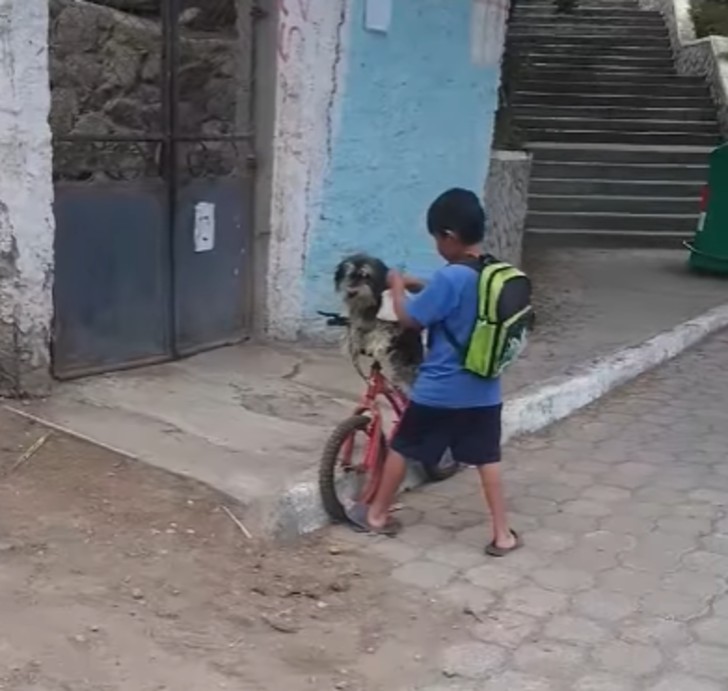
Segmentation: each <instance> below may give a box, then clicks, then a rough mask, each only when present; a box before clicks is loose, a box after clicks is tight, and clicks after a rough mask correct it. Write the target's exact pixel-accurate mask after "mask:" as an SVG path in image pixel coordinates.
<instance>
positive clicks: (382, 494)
mask: <svg viewBox="0 0 728 691" xmlns="http://www.w3.org/2000/svg"><path fill="white" fill-rule="evenodd" d="M406 474H407V464H406V463H405V460H404V458H403V457H402V456H401V455H400V454H398V453H397V452H396V451H392V450H390V451H389V453H388V454H387V459H386V460H385V461H384V471H383V473H382V481H381V482H380V483H379V489H378V490H377V494H376V496H375V497H374V501H373V502H372V503H371V505H370V506H369V513H368V514H367V521H368V522H369V525H370V526H371V527H372V528H377V529H380V528H383V527H384V526H385V525H386V523H387V521H388V520H389V509H390V507H391V506H392V504H393V503H394V498H395V497H396V496H397V492H398V491H399V486H400V485H401V484H402V482H403V481H404V478H405V475H406Z"/></svg>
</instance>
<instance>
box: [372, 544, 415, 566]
mask: <svg viewBox="0 0 728 691" xmlns="http://www.w3.org/2000/svg"><path fill="white" fill-rule="evenodd" d="M369 550H370V551H372V552H374V554H378V555H379V556H380V557H384V558H385V559H388V560H389V561H391V562H394V563H395V564H404V563H406V562H408V561H414V560H415V559H417V558H418V557H420V555H421V554H422V548H421V547H412V546H411V545H408V544H407V543H405V542H402V541H401V540H391V539H389V538H386V539H384V540H380V541H377V542H375V543H373V544H372V545H371V546H370V547H369Z"/></svg>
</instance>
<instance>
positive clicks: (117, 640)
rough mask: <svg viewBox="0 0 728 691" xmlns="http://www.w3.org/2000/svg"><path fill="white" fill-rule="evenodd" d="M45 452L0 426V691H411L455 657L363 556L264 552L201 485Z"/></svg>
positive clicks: (420, 608)
mask: <svg viewBox="0 0 728 691" xmlns="http://www.w3.org/2000/svg"><path fill="white" fill-rule="evenodd" d="M46 434H48V430H47V429H45V428H43V427H40V426H37V425H34V424H32V423H30V422H28V421H25V420H23V419H20V418H18V417H16V416H13V415H12V414H11V413H9V412H7V411H4V410H0V620H1V621H2V627H1V628H0V689H3V691H30V690H31V689H33V690H34V691H60V690H68V691H116V690H123V691H161V690H163V689H170V690H172V689H173V690H175V691H178V690H179V689H185V690H187V691H197V690H199V691H203V690H204V691H211V689H217V688H221V689H225V688H227V689H236V690H240V691H247V690H251V691H253V690H255V691H267V690H269V689H270V690H271V691H273V690H274V689H275V690H276V691H280V689H286V690H287V691H299V690H301V691H302V690H304V689H307V690H310V689H317V690H325V689H349V690H351V691H378V690H382V691H384V690H385V689H386V690H387V691H393V690H398V689H403V690H404V689H408V688H412V686H413V685H414V683H415V682H416V681H417V680H418V679H422V678H427V677H430V674H431V673H433V672H434V667H432V665H434V664H435V659H436V657H437V656H436V655H435V650H436V649H438V648H440V647H441V646H442V645H443V644H445V643H446V642H447V641H449V640H451V638H452V639H453V640H457V624H456V623H455V622H453V623H452V625H451V622H450V619H449V617H451V616H452V613H451V612H447V611H445V610H440V609H438V605H437V604H436V603H434V602H433V601H430V600H428V599H427V598H425V597H424V596H421V595H418V594H417V593H414V592H410V591H404V590H398V589H397V586H396V585H394V584H393V583H392V582H391V581H387V580H386V578H385V576H384V565H383V564H380V563H377V562H376V561H374V560H373V559H372V557H371V556H367V557H366V558H365V557H364V556H363V555H362V554H360V553H359V552H357V551H356V548H355V547H353V546H352V545H351V543H348V542H346V543H343V542H342V541H338V542H337V541H336V539H335V538H334V537H333V536H331V535H326V534H324V535H320V536H317V537H315V538H314V539H311V540H308V541H303V542H301V543H300V544H298V545H297V546H295V547H281V546H275V547H273V546H270V545H265V544H260V543H255V542H252V541H250V540H248V539H247V538H246V537H244V535H243V534H242V533H241V531H240V530H239V529H238V527H236V525H235V524H234V522H233V521H232V520H231V519H230V517H229V516H228V515H227V514H226V513H225V511H224V510H223V509H222V507H223V506H224V505H226V500H225V498H223V497H222V496H220V495H218V494H216V493H215V492H213V491H210V490H209V489H207V488H206V487H204V486H201V485H198V484H195V483H193V482H191V481H187V480H183V479H180V478H177V477H175V476H171V475H168V474H166V473H164V472H161V471H157V470H153V469H151V468H149V467H146V466H143V465H139V464H137V463H135V462H132V461H129V460H128V459H125V458H123V457H120V456H117V455H115V454H113V453H109V452H107V451H105V450H102V449H99V448H97V447H95V446H91V445H88V444H85V443H83V442H80V441H78V440H76V439H72V438H69V437H66V436H64V435H62V434H60V433H57V432H51V433H50V436H48V437H47V439H45V441H44V443H43V444H42V445H41V446H40V447H39V448H37V449H36V450H35V452H34V453H33V454H32V455H30V457H27V453H26V452H27V451H28V450H29V449H30V450H33V448H34V445H36V446H37V444H36V442H37V441H38V440H40V439H43V438H45V435H46ZM24 454H25V455H24ZM228 506H229V508H230V509H232V510H233V511H235V506H234V505H228Z"/></svg>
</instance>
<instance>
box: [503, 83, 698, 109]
mask: <svg viewBox="0 0 728 691" xmlns="http://www.w3.org/2000/svg"><path fill="white" fill-rule="evenodd" d="M516 88H517V90H516V93H515V94H514V95H513V99H512V100H513V104H514V106H519V105H523V106H526V105H531V106H560V105H564V103H565V102H568V104H569V105H570V106H574V107H579V106H607V107H611V108H710V106H711V104H712V101H711V100H710V98H708V96H702V97H696V96H691V97H682V96H681V97H671V96H667V97H665V96H651V95H649V94H632V95H627V94H617V95H608V94H568V95H565V94H558V93H548V92H544V91H525V90H522V89H519V88H518V87H516Z"/></svg>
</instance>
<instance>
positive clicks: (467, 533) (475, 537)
mask: <svg viewBox="0 0 728 691" xmlns="http://www.w3.org/2000/svg"><path fill="white" fill-rule="evenodd" d="M490 539H491V535H490V528H489V527H488V526H487V525H485V524H484V525H474V526H472V527H471V528H465V530H460V531H458V532H457V533H455V537H454V539H453V542H459V543H461V544H463V545H471V546H472V547H478V548H480V549H481V550H482V549H484V548H485V546H486V545H487V544H488V541H489V540H490Z"/></svg>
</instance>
